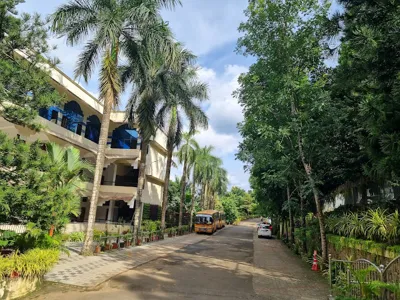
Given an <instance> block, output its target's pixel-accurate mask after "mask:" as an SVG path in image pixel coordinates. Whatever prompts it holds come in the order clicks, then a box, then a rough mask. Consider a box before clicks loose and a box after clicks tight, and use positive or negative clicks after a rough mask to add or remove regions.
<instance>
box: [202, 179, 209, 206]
mask: <svg viewBox="0 0 400 300" xmlns="http://www.w3.org/2000/svg"><path fill="white" fill-rule="evenodd" d="M203 209H208V184H207V182H206V185H205V187H204V206H203Z"/></svg>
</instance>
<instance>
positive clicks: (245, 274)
mask: <svg viewBox="0 0 400 300" xmlns="http://www.w3.org/2000/svg"><path fill="white" fill-rule="evenodd" d="M254 233H255V230H254V223H251V222H245V223H243V224H242V225H241V226H235V227H233V226H232V227H228V228H225V229H223V230H222V231H219V232H218V233H217V234H215V235H213V236H210V237H208V238H206V239H203V240H201V241H198V242H194V243H192V244H188V245H187V246H186V247H184V248H181V249H178V250H175V251H173V252H171V253H169V254H168V255H165V256H162V257H160V258H158V259H155V260H153V261H150V262H148V263H145V264H142V265H141V266H139V267H137V268H135V269H133V270H130V271H127V272H125V273H122V274H120V275H118V276H115V277H113V278H112V279H111V280H109V281H107V282H106V283H104V284H102V285H100V286H98V287H96V288H95V289H91V290H88V289H83V288H78V287H72V286H66V285H59V284H50V285H49V284H48V285H47V286H45V287H44V288H43V289H42V290H41V291H39V292H36V293H35V294H33V295H31V296H30V297H29V299H44V300H66V299H78V300H79V299H82V300H92V299H93V300H94V299H96V300H102V299H113V298H118V299H121V300H125V299H126V300H128V299H129V300H132V299H133V300H135V299H155V300H161V299H200V300H202V299H204V300H213V299H215V300H217V299H218V300H221V299H254V300H257V299H326V295H327V294H328V290H327V285H326V282H325V281H324V279H322V278H321V277H320V275H319V274H315V273H313V272H312V271H311V270H310V267H309V266H308V265H307V264H306V263H304V262H302V261H301V260H300V259H299V258H298V257H296V256H294V255H292V253H291V252H290V251H289V250H288V249H287V248H286V246H284V245H283V244H282V243H281V242H280V241H278V240H266V239H258V238H257V237H256V236H255V234H254ZM254 237H255V239H254ZM154 245H156V244H154ZM149 254H150V253H149Z"/></svg>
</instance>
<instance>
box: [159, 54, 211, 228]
mask: <svg viewBox="0 0 400 300" xmlns="http://www.w3.org/2000/svg"><path fill="white" fill-rule="evenodd" d="M182 52H184V51H182ZM182 52H181V55H182ZM188 56H189V57H190V56H191V54H190V53H183V55H182V69H181V70H180V71H179V72H169V73H168V76H166V77H165V82H166V86H167V88H168V89H169V92H168V94H167V95H166V99H165V101H164V103H163V104H162V106H161V108H160V110H159V111H158V114H157V121H158V124H160V126H161V127H164V120H165V119H168V121H169V122H168V123H169V124H168V131H167V165H166V172H165V180H164V190H163V202H162V214H161V228H165V216H166V213H167V205H168V185H169V177H170V173H171V165H172V155H173V152H174V149H175V147H177V146H179V144H180V143H181V139H182V114H184V115H185V116H186V118H187V119H188V122H189V134H193V133H194V132H195V131H196V129H197V128H198V127H202V128H207V126H208V120H207V116H206V115H205V113H204V112H203V110H202V109H201V107H200V106H198V105H197V104H196V103H195V102H194V101H195V100H200V101H203V100H205V99H207V98H208V93H207V90H208V88H207V85H205V84H204V83H201V82H199V81H197V73H196V71H197V70H196V69H195V68H193V67H191V66H190V65H189V64H188V61H189V59H190V58H188ZM182 205H183V203H182ZM181 222H182V219H180V224H179V228H180V227H181V226H182V223H181Z"/></svg>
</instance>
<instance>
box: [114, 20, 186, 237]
mask: <svg viewBox="0 0 400 300" xmlns="http://www.w3.org/2000/svg"><path fill="white" fill-rule="evenodd" d="M162 34H163V40H162V41H160V42H163V43H160V42H158V43H157V39H156V40H154V36H149V37H145V38H143V40H142V45H141V46H140V47H137V46H135V45H132V49H131V50H130V51H129V53H128V56H127V58H128V64H127V65H125V66H122V67H121V68H120V73H121V80H122V86H123V88H125V87H126V85H127V84H128V83H133V86H134V88H133V90H132V93H131V95H130V97H129V100H128V103H127V106H126V115H127V119H128V122H129V124H135V122H136V123H139V133H140V137H141V154H140V164H139V178H138V188H137V195H136V205H135V206H136V208H135V213H134V215H133V223H134V224H135V227H134V235H135V236H136V235H137V233H138V232H139V229H140V224H141V215H140V213H141V206H142V203H141V199H142V195H143V189H144V182H145V177H146V162H147V148H148V146H149V143H150V140H151V139H152V138H153V137H154V136H155V135H156V131H157V128H158V124H157V122H156V112H157V108H158V107H159V106H160V105H161V104H162V102H163V101H164V100H165V99H166V97H167V96H168V92H169V90H168V89H166V88H165V86H166V85H165V78H166V76H167V74H168V72H171V70H178V69H179V68H180V67H181V65H180V63H181V60H180V59H179V53H177V52H176V51H177V47H176V43H175V42H174V40H173V38H172V34H171V32H170V31H169V30H168V28H167V27H164V29H163V31H162ZM154 44H158V45H161V46H160V47H152V46H151V45H154ZM136 52H138V53H140V54H141V55H140V58H141V59H140V61H138V62H136V55H135V53H136ZM135 62H136V65H135Z"/></svg>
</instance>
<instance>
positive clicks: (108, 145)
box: [107, 131, 113, 148]
mask: <svg viewBox="0 0 400 300" xmlns="http://www.w3.org/2000/svg"><path fill="white" fill-rule="evenodd" d="M112 134H113V133H112V131H111V132H109V133H108V138H107V148H111V142H112Z"/></svg>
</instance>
